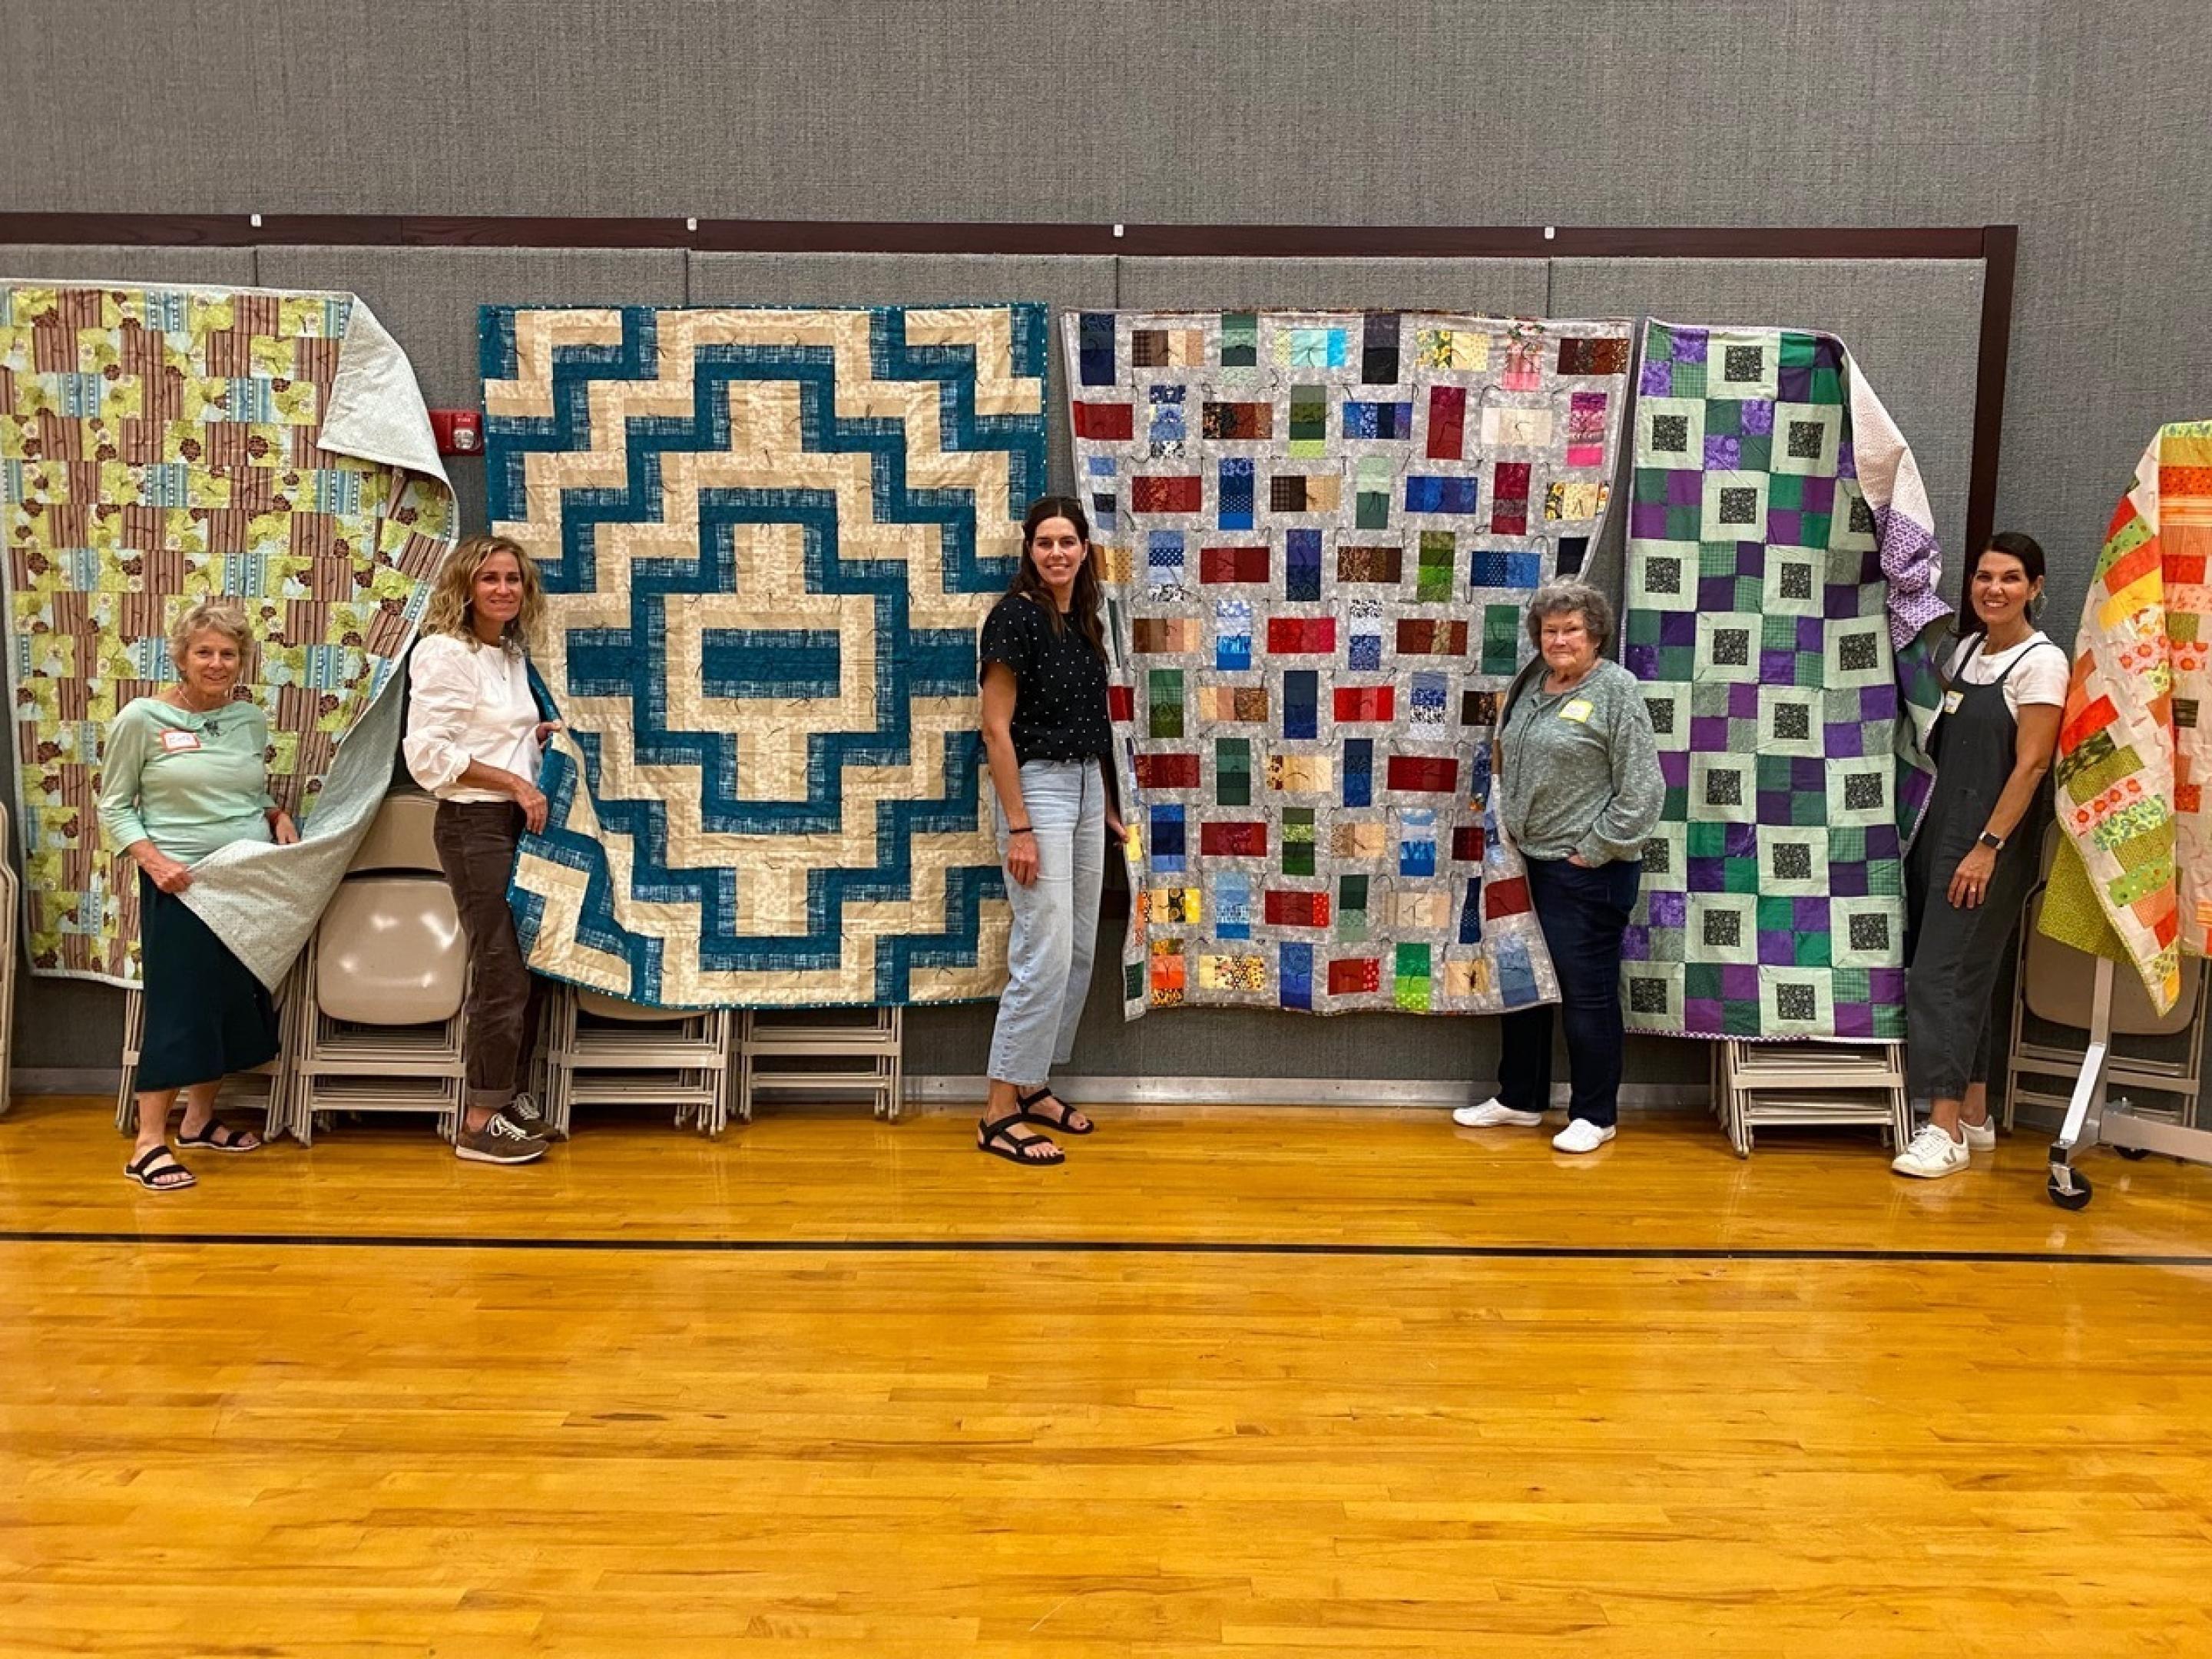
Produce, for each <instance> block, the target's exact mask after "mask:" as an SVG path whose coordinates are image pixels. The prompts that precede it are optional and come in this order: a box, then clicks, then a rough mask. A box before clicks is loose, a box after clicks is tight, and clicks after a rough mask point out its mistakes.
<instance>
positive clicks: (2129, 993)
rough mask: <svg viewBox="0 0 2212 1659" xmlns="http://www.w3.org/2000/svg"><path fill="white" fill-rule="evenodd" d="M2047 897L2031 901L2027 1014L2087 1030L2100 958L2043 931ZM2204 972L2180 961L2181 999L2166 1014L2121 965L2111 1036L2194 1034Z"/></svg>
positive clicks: (2196, 961)
mask: <svg viewBox="0 0 2212 1659" xmlns="http://www.w3.org/2000/svg"><path fill="white" fill-rule="evenodd" d="M2042 921H2043V895H2042V894H2040V893H2038V894H2037V895H2036V896H2034V897H2033V898H2032V899H2030V900H2029V901H2028V905H2027V921H2026V922H2025V923H2024V924H2023V927H2025V929H2026V931H2027V962H2026V963H2024V964H2023V972H2024V975H2025V979H2026V988H2027V1011H2028V1012H2030V1013H2032V1014H2033V1015H2034V1016H2035V1017H2036V1018H2038V1019H2045V1020H2049V1021H2050V1022H2051V1024H2054V1025H2071V1026H2073V1027H2075V1029H2076V1030H2084V1031H2086V1030H2088V1029H2089V1026H2090V1024H2091V1022H2092V1020H2093V1017H2094V1014H2095V1009H2094V1006H2093V1002H2094V999H2095V995H2096V989H2097V958H2096V957H2093V956H2091V955H2090V954H2089V953H2088V952H2087V951H2077V950H2075V948H2074V947H2073V946H2072V945H2068V944H2065V943H2063V941H2061V940H2058V939H2052V938H2051V936H2050V935H2049V934H2047V933H2045V932H2044V931H2043V928H2042V926H2041V924H2042ZM2203 972H2204V963H2203V961H2202V960H2201V959H2200V958H2198V957H2187V956H2185V957H2182V959H2181V994H2180V995H2179V996H2178V997H2176V998H2175V999H2174V1000H2173V1006H2172V1007H2171V1008H2169V1009H2167V1010H2166V1012H2164V1013H2163V1014H2161V1013H2160V1012H2158V1010H2157V1009H2156V1008H2155V1007H2154V1006H2152V1005H2151V1000H2150V993H2149V992H2148V991H2146V990H2145V989H2143V982H2142V978H2141V977H2140V976H2139V975H2137V974H2136V971H2135V970H2134V969H2132V968H2130V967H2129V966H2128V965H2126V964H2125V963H2122V964H2120V965H2119V967H2118V971H2116V972H2115V973H2114V974H2113V975H2112V1034H2113V1035H2114V1036H2176V1035H2178V1034H2179V1033H2180V1032H2183V1031H2185V1030H2188V1029H2189V1022H2190V1020H2191V1018H2193V1017H2194V1016H2195V1014H2196V1012H2197V980H2198V979H2199V978H2200V977H2201V976H2202V975H2203Z"/></svg>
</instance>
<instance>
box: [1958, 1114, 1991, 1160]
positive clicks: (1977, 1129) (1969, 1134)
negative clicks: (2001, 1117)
mask: <svg viewBox="0 0 2212 1659" xmlns="http://www.w3.org/2000/svg"><path fill="white" fill-rule="evenodd" d="M1959 1129H1960V1133H1963V1134H1964V1135H1965V1136H1966V1150H1967V1151H1968V1152H1995V1151H1996V1149H1997V1121H1996V1119H1995V1118H1993V1117H1985V1118H1984V1119H1983V1120H1982V1121H1980V1122H1979V1123H1968V1122H1966V1121H1960V1125H1959Z"/></svg>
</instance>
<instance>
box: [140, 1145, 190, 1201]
mask: <svg viewBox="0 0 2212 1659" xmlns="http://www.w3.org/2000/svg"><path fill="white" fill-rule="evenodd" d="M165 1158H166V1159H167V1163H164V1162H162V1160H163V1159H165ZM172 1172H174V1173H176V1174H178V1175H180V1176H184V1179H183V1180H182V1181H164V1180H162V1179H161V1177H162V1176H165V1175H168V1174H170V1173H172ZM123 1173H124V1174H125V1175H126V1176H129V1177H130V1178H131V1180H133V1181H135V1182H137V1183H138V1184H139V1185H140V1186H141V1187H143V1188H145V1189H146V1190H147V1191H148V1192H149V1193H181V1192H182V1191H184V1190H185V1188H187V1187H197V1186H198V1185H199V1184H200V1178H199V1177H198V1176H196V1175H194V1174H193V1173H192V1172H191V1170H187V1169H186V1168H185V1166H184V1165H183V1164H179V1163H178V1162H177V1158H176V1154H175V1153H173V1152H171V1151H170V1150H169V1149H168V1148H167V1146H156V1147H155V1148H154V1149H153V1150H152V1151H150V1152H146V1153H144V1154H143V1156H141V1157H139V1158H134V1159H132V1160H131V1162H130V1163H128V1164H125V1165H124V1166H123Z"/></svg>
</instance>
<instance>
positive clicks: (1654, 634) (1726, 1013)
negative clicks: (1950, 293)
mask: <svg viewBox="0 0 2212 1659" xmlns="http://www.w3.org/2000/svg"><path fill="white" fill-rule="evenodd" d="M1632 465H1633V468H1634V485H1633V491H1632V500H1631V502H1630V506H1629V515H1630V516H1629V533H1628V558H1627V567H1628V568H1627V592H1626V614H1625V617H1624V638H1625V641H1626V644H1625V647H1624V649H1623V653H1622V661H1623V662H1624V663H1625V664H1626V666H1627V667H1628V668H1629V669H1630V671H1632V672H1633V673H1634V674H1635V675H1636V677H1637V678H1638V679H1640V680H1642V681H1643V682H1644V698H1645V702H1646V703H1647V704H1648V706H1649V707H1650V711H1651V721H1652V726H1653V727H1654V728H1655V730H1656V732H1657V734H1658V740H1659V760H1660V765H1661V768H1662V770H1663V772H1664V773H1665V775H1666V780H1667V804H1666V810H1665V813H1664V816H1663V817H1662V820H1661V823H1660V827H1659V829H1658V831H1657V833H1656V835H1655V836H1653V837H1652V839H1651V841H1650V843H1649V845H1648V846H1647V848H1646V849H1645V854H1644V885H1643V892H1642V896H1641V897H1640V898H1639V899H1638V905H1637V910H1636V915H1635V919H1634V921H1633V922H1632V925H1631V927H1630V928H1629V930H1628V934H1627V941H1626V960H1625V962H1624V963H1623V968H1622V980H1623V987H1622V991H1623V1000H1624V1003H1625V1006H1626V1010H1627V1018H1628V1022H1629V1024H1630V1026H1631V1027H1632V1029H1635V1030H1646V1031H1656V1032H1662V1033H1668V1034H1673V1035H1679V1036H1706V1037H1717V1036H1731V1037H1751V1038H1765V1039H1782V1038H1792V1037H1810V1038H1822V1037H1826V1038H1858V1039H1885V1040H1887V1039H1893V1038H1898V1037H1901V1036H1903V1035H1904V1020H1905V1009H1904V1005H1905V954H1904V953H1905V890H1904V879H1903V877H1904V866H1903V861H1902V848H1903V845H1904V842H1905V837H1906V836H1908V835H1909V834H1910V831H1911V827H1912V825H1913V823H1914V822H1915V821H1916V819H1917V816H1918V813H1919V811H1920V809H1921V807H1922V806H1923V805H1925V804H1926V800H1927V793H1928V783H1929V776H1930V774H1929V769H1928V763H1927V761H1926V758H1925V757H1924V755H1923V753H1922V750H1921V747H1920V745H1921V743H1922V741H1923V738H1924V737H1925V734H1926V732H1927V731H1928V729H1929V726H1930V725H1931V724H1932V723H1933V721H1934V719H1935V714H1936V709H1937V707H1938V705H1939V703H1940V702H1941V691H1940V689H1939V687H1938V684H1937V681H1936V663H1935V659H1934V653H1933V652H1932V651H1931V650H1930V649H1929V647H1927V646H1926V645H1925V644H1923V640H1922V636H1921V630H1922V629H1924V628H1925V627H1926V626H1927V625H1928V624H1929V623H1932V622H1935V621H1936V620H1937V619H1939V618H1941V617H1943V616H1945V615H1947V614H1948V606H1947V605H1944V604H1943V602H1942V599H1939V598H1937V597H1936V577H1937V574H1938V569H1937V553H1936V538H1935V534H1934V532H1933V531H1932V530H1931V529H1930V528H1929V512H1928V506H1927V495H1926V491H1925V490H1924V489H1923V488H1922V486H1921V482H1920V476H1919V469H1918V467H1917V465H1916V464H1915V463H1914V461H1913V459H1912V455H1911V450H1910V449H1908V448H1907V447H1905V441H1904V439H1903V438H1902V436H1900V435H1899V434H1898V432H1897V429H1896V426H1895V424H1894V422H1892V421H1891V420H1890V418H1889V416H1888V414H1887V411H1886V410H1883V408H1882V407H1881V403H1880V401H1879V400H1878V399H1877V398H1875V395H1874V393H1873V391H1872V389H1871V388H1870V387H1869V386H1867V385H1866V383H1865V377H1864V376H1863V374H1860V373H1859V371H1858V369H1857V366H1856V365H1855V364H1853V363H1852V362H1851V361H1850V356H1849V355H1848V354H1847V353H1846V352H1845V351H1844V347H1843V345H1842V343H1841V342H1839V341H1838V340H1836V339H1834V338H1832V337H1829V336H1827V335H1825V334H1814V333H1807V332H1802V331H1795V330H1782V329H1771V328H1768V329H1717V328H1716V329H1705V328H1686V327H1682V326H1680V325H1676V324H1672V323H1663V322H1658V321H1656V320H1655V321H1653V322H1651V323H1650V324H1649V325H1647V328H1646V330H1645V333H1644V353H1643V368H1642V370H1641V390H1640V393H1639V396H1638V401H1637V412H1636V435H1635V438H1634V451H1633V459H1632Z"/></svg>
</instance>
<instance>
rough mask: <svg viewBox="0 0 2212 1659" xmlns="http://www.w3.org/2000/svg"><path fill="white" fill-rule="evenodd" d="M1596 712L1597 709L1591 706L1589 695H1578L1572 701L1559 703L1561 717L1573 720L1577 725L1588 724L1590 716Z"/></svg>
mask: <svg viewBox="0 0 2212 1659" xmlns="http://www.w3.org/2000/svg"><path fill="white" fill-rule="evenodd" d="M1596 712H1597V710H1596V709H1595V708H1592V707H1591V706H1590V701H1589V698H1588V697H1577V698H1576V699H1575V700H1574V701H1573V702H1565V703H1561V704H1560V705H1559V718H1560V719H1561V720H1572V721H1573V722H1574V723H1575V724H1576V725H1577V726H1588V725H1589V717H1590V716H1591V715H1592V714H1595V713H1596Z"/></svg>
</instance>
